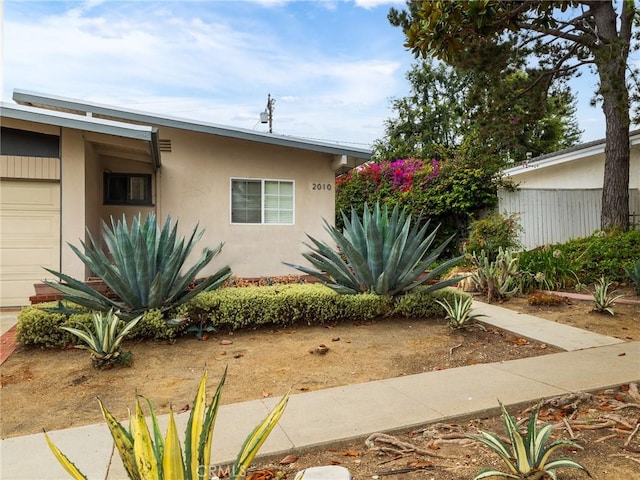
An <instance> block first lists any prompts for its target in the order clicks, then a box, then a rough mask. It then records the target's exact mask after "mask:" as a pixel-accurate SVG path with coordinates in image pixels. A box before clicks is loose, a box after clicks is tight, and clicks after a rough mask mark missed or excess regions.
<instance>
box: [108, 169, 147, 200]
mask: <svg viewBox="0 0 640 480" xmlns="http://www.w3.org/2000/svg"><path fill="white" fill-rule="evenodd" d="M134 178H141V179H142V180H143V182H144V184H143V185H144V198H143V199H141V200H138V199H133V198H131V180H132V179H134ZM112 180H124V181H125V182H126V198H125V200H119V199H114V198H113V197H112V196H111V195H110V192H111V190H112V186H111V185H110V181H112ZM102 187H103V188H102V203H103V205H145V206H153V201H152V199H153V182H152V175H151V174H150V173H128V172H104V174H103V183H102Z"/></svg>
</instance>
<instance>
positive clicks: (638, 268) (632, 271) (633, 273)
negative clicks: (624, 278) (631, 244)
mask: <svg viewBox="0 0 640 480" xmlns="http://www.w3.org/2000/svg"><path fill="white" fill-rule="evenodd" d="M624 271H625V272H626V273H627V275H628V276H629V278H630V279H631V280H632V281H633V283H634V285H635V289H636V293H637V294H638V295H640V258H639V259H638V260H636V263H631V264H629V266H627V267H625V269H624Z"/></svg>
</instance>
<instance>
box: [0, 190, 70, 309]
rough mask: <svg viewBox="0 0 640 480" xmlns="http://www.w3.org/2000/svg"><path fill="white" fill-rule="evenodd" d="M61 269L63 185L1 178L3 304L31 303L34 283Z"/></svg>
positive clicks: (0, 288)
mask: <svg viewBox="0 0 640 480" xmlns="http://www.w3.org/2000/svg"><path fill="white" fill-rule="evenodd" d="M42 267H48V268H52V269H54V270H59V269H60V184H59V183H54V182H44V181H33V180H4V179H3V180H1V181H0V302H1V303H0V306H2V307H9V306H22V305H28V304H29V297H30V296H32V295H34V293H35V292H34V289H33V284H34V283H39V282H41V281H42V280H43V279H44V278H49V279H52V278H54V277H53V276H52V275H51V274H49V273H48V272H46V271H45V270H43V268H42Z"/></svg>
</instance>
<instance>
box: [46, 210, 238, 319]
mask: <svg viewBox="0 0 640 480" xmlns="http://www.w3.org/2000/svg"><path fill="white" fill-rule="evenodd" d="M102 224H103V231H104V234H103V240H104V243H105V245H106V247H107V250H108V255H107V254H106V253H105V252H104V251H103V250H102V248H100V246H99V244H98V243H97V242H96V241H95V240H94V239H93V236H92V235H91V232H89V230H88V229H87V235H88V238H89V243H88V244H86V243H85V242H83V241H81V242H80V243H81V244H82V247H83V248H84V252H82V251H80V249H78V248H77V247H75V246H73V245H70V247H71V249H72V250H73V252H74V253H75V254H76V255H77V256H78V257H79V258H80V259H81V260H82V261H83V262H84V264H85V265H86V266H87V267H88V268H89V270H91V272H93V274H94V275H96V276H98V277H99V278H100V279H102V281H104V283H105V284H106V286H107V287H109V289H110V290H111V291H112V292H113V293H114V294H115V295H116V296H117V297H118V298H117V299H113V298H109V297H107V296H105V295H102V294H101V293H99V292H97V291H96V290H94V289H93V288H91V287H89V286H87V285H86V284H85V283H84V282H81V281H79V280H76V279H74V278H72V277H70V276H69V275H66V274H64V273H60V272H56V271H53V270H49V269H46V270H47V271H49V272H50V273H52V274H53V275H55V276H57V277H58V278H59V279H60V280H61V281H62V282H64V283H58V282H51V281H45V283H46V284H47V285H50V286H51V287H53V288H55V289H56V290H59V291H60V292H62V294H63V297H64V298H65V299H66V300H69V301H71V302H74V303H76V304H78V305H82V306H84V307H87V308H89V309H90V310H98V311H109V310H111V309H115V310H118V311H120V315H121V316H122V317H123V318H133V317H135V316H137V315H139V314H141V313H143V312H145V311H147V310H150V309H154V308H157V309H159V310H160V311H161V312H163V313H164V312H166V311H167V310H170V309H171V308H173V307H175V306H178V305H180V304H182V303H184V302H186V301H187V300H189V299H190V298H192V297H193V296H195V295H197V294H198V293H200V292H202V291H205V290H211V289H215V288H217V287H218V286H220V285H221V284H222V283H224V281H225V280H227V279H228V278H229V277H230V276H231V270H230V268H229V267H228V266H227V267H223V268H222V269H220V270H218V271H217V272H216V273H214V274H213V275H211V276H209V277H207V278H205V279H204V280H203V281H201V282H200V283H198V284H197V285H196V286H195V287H194V288H192V289H190V288H189V287H190V286H191V285H192V284H193V282H194V279H195V278H196V275H197V274H198V272H200V271H201V270H202V269H203V268H204V267H205V266H207V265H208V264H209V262H211V260H212V259H213V258H214V257H215V256H216V255H217V254H218V253H220V250H221V249H222V245H223V244H222V243H221V244H220V245H218V247H216V248H215V249H213V250H211V249H209V248H205V249H204V250H203V252H202V256H201V258H200V260H199V261H197V262H196V263H195V264H194V265H193V266H192V267H191V268H189V269H188V270H187V271H186V272H184V273H181V272H182V270H183V268H184V267H185V262H186V260H187V257H188V256H189V254H190V253H191V250H192V249H193V246H194V244H195V243H196V242H197V241H198V240H200V238H201V237H202V234H203V233H204V231H198V225H196V226H195V228H194V229H193V232H192V233H191V236H190V237H189V239H188V240H187V241H186V243H185V239H184V237H183V236H178V234H177V229H178V222H176V223H175V225H174V226H173V228H172V227H171V217H167V221H166V222H165V224H164V226H163V227H162V229H161V230H160V229H159V227H158V223H157V222H156V216H155V214H153V213H151V214H149V215H148V216H147V217H146V220H145V222H144V223H143V222H142V221H141V219H140V215H138V216H137V217H134V219H133V221H132V222H131V229H130V230H129V228H128V226H127V221H126V218H125V216H124V215H123V217H122V221H118V222H115V221H114V219H113V218H111V227H109V226H108V225H107V224H106V222H104V221H103V222H102ZM110 258H111V260H110Z"/></svg>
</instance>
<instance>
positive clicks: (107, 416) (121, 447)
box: [98, 399, 139, 478]
mask: <svg viewBox="0 0 640 480" xmlns="http://www.w3.org/2000/svg"><path fill="white" fill-rule="evenodd" d="M98 404H99V405H100V410H102V416H103V417H104V420H105V422H107V426H108V427H109V431H110V432H111V436H112V437H113V443H114V444H115V446H116V448H117V449H118V453H119V454H120V459H121V460H122V464H123V465H124V468H125V470H126V471H127V475H128V476H129V478H138V477H139V475H138V467H137V466H136V460H135V454H134V451H133V437H132V436H131V434H130V433H129V432H128V431H127V429H125V428H124V427H123V426H122V424H121V423H120V422H118V421H117V420H116V419H115V417H114V416H113V415H111V412H109V410H107V409H106V407H105V406H104V404H103V403H102V401H101V400H100V399H98ZM129 423H131V419H130V420H129Z"/></svg>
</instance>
